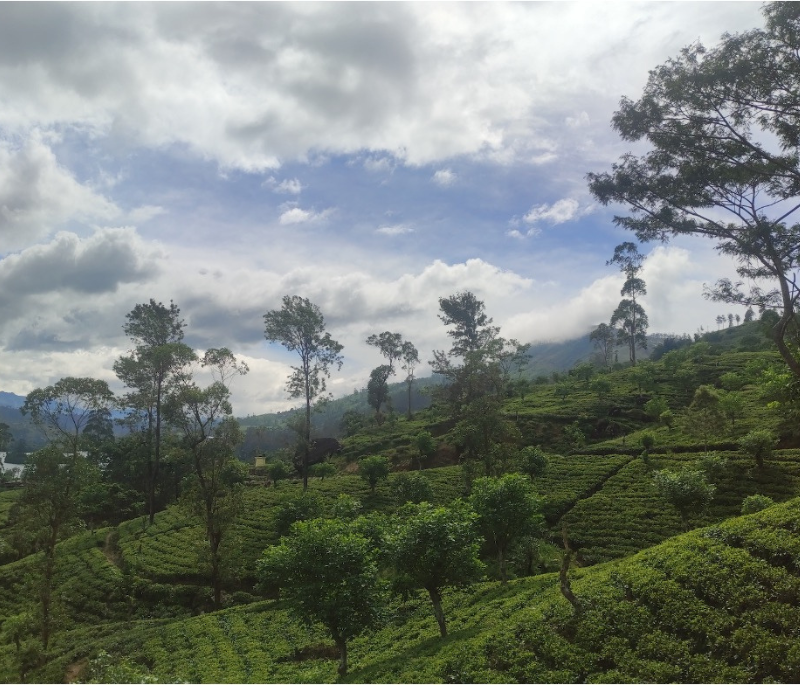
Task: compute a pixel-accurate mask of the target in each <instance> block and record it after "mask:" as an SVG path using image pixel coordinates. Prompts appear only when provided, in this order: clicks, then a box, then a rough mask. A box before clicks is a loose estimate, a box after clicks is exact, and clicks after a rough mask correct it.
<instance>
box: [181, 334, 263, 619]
mask: <svg viewBox="0 0 800 685" xmlns="http://www.w3.org/2000/svg"><path fill="white" fill-rule="evenodd" d="M201 366H202V367H203V368H204V369H208V370H210V371H211V374H212V377H213V379H214V382H213V383H212V384H211V385H209V386H208V387H207V388H200V387H198V386H197V385H196V384H195V383H194V382H193V381H192V380H191V378H190V377H188V375H187V376H186V377H184V378H183V379H182V380H181V381H180V383H179V384H178V387H177V388H176V389H175V391H174V392H173V393H171V394H170V396H169V397H168V399H167V402H166V406H165V413H166V416H167V418H168V419H169V422H170V424H171V425H173V426H175V427H176V428H177V429H178V430H179V431H180V433H181V438H182V440H181V446H182V448H183V450H184V451H185V453H186V455H187V457H188V460H189V463H190V465H191V470H192V475H191V478H189V480H188V484H187V485H188V487H187V489H186V491H185V492H184V493H183V496H182V499H183V502H184V503H185V504H186V505H187V507H188V509H189V510H190V511H191V512H192V513H193V514H194V515H195V516H197V518H199V519H200V520H201V521H202V522H203V525H204V527H205V533H206V541H207V542H208V549H209V555H210V562H211V563H210V565H211V587H212V589H213V591H214V606H215V608H217V609H219V608H220V607H221V606H222V580H223V577H222V576H223V573H222V556H221V552H220V548H221V545H222V543H223V540H224V538H225V536H226V534H227V532H228V530H229V529H230V528H231V526H232V525H233V523H234V521H235V520H236V517H237V515H238V514H239V510H240V508H241V504H242V483H243V481H244V477H245V475H246V468H245V467H244V465H243V464H241V462H239V460H238V459H237V457H236V455H235V453H234V448H235V447H236V445H237V444H239V443H240V442H241V439H242V435H241V430H240V428H239V424H238V423H237V422H236V420H235V419H234V418H233V410H232V407H231V404H230V389H229V384H230V381H231V380H232V379H233V378H234V377H236V376H241V375H244V374H246V373H247V371H248V368H247V365H246V364H244V363H243V362H238V361H237V360H236V358H235V357H234V355H233V353H232V352H231V351H230V350H228V349H227V348H224V347H223V348H221V349H209V350H207V351H206V353H205V355H204V356H203V359H202V361H201Z"/></svg>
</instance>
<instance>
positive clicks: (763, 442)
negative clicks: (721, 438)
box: [739, 429, 778, 469]
mask: <svg viewBox="0 0 800 685" xmlns="http://www.w3.org/2000/svg"><path fill="white" fill-rule="evenodd" d="M777 442H778V439H777V438H776V437H775V435H774V434H773V433H772V431H770V430H767V429H759V430H753V431H750V432H749V433H748V434H747V435H745V436H744V437H743V438H741V439H740V440H739V449H741V450H742V452H744V453H745V454H747V455H748V456H750V457H752V458H753V459H755V460H756V464H757V465H758V468H760V469H763V468H764V459H766V458H769V456H770V454H772V449H773V448H774V447H775V445H776V444H777Z"/></svg>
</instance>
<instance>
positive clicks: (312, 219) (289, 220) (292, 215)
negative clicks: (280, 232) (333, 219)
mask: <svg viewBox="0 0 800 685" xmlns="http://www.w3.org/2000/svg"><path fill="white" fill-rule="evenodd" d="M333 211H334V210H333V208H332V207H329V208H328V209H323V210H322V211H321V212H317V211H315V210H313V209H301V208H300V207H292V208H291V209H287V210H285V211H284V212H283V213H282V214H281V216H280V219H279V221H280V223H281V225H282V226H291V225H293V224H313V223H319V222H321V221H324V220H325V219H327V218H328V217H329V216H330V215H331V214H332V213H333Z"/></svg>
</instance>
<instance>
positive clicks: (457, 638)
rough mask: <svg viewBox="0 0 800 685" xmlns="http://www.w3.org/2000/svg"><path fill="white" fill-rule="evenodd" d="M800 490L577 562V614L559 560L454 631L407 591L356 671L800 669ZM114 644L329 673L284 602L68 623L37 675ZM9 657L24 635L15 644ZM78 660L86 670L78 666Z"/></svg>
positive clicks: (424, 678) (566, 674) (220, 672)
mask: <svg viewBox="0 0 800 685" xmlns="http://www.w3.org/2000/svg"><path fill="white" fill-rule="evenodd" d="M799 527H800V500H798V499H794V500H792V501H790V502H788V503H786V504H784V505H777V506H774V507H771V508H770V509H767V510H765V511H763V512H761V513H758V514H755V515H751V516H747V517H740V518H734V519H730V520H729V521H726V522H723V523H721V524H719V525H715V526H711V527H705V528H701V529H698V530H696V531H693V532H691V533H688V534H685V535H681V536H678V537H675V538H673V539H671V540H669V541H667V542H664V543H662V544H661V545H659V546H657V547H653V548H651V549H649V550H647V551H644V552H641V553H639V554H637V555H634V556H631V557H628V558H626V559H623V560H619V561H615V562H609V563H606V564H602V565H599V566H595V567H592V568H588V569H584V570H579V571H575V572H574V574H573V578H572V587H573V590H574V592H575V594H576V595H577V596H578V598H579V599H580V602H581V607H582V610H581V611H580V612H579V613H576V612H575V610H574V609H573V607H571V606H570V604H568V603H567V601H566V600H565V599H564V598H563V597H562V596H561V594H560V593H559V590H558V577H557V574H552V573H551V574H544V575H540V576H536V577H534V578H527V579H520V580H516V581H512V582H511V583H509V585H508V586H506V587H502V586H498V585H497V584H495V583H484V584H481V585H478V586H475V587H473V588H472V589H470V590H468V591H459V592H451V593H449V594H448V595H447V598H446V609H447V611H448V613H449V614H450V615H451V626H452V630H451V633H450V635H449V636H448V637H447V638H445V639H441V638H439V637H438V634H437V631H436V629H435V623H434V622H433V620H432V617H431V616H430V612H429V609H428V607H427V606H425V604H424V602H422V601H421V600H420V599H412V600H410V601H409V602H406V603H404V604H395V605H393V606H392V608H391V612H390V615H389V616H387V617H386V623H385V626H384V627H383V628H382V629H380V630H378V631H377V632H376V633H372V634H370V635H369V636H366V637H362V638H359V639H357V640H354V642H353V646H352V669H351V672H350V674H349V677H348V679H347V680H348V681H349V682H453V681H458V682H577V681H582V682H669V681H672V682H674V681H679V682H763V681H766V680H772V681H773V682H796V681H797V678H798V676H800V652H798V642H797V634H796V631H797V626H798V625H800V621H799V620H798V619H800V615H798V600H800V595H799V593H800V577H798V566H797V564H796V563H795V562H796V557H797V556H798V554H800V543H798V537H797V531H798V528H799ZM100 649H102V650H105V651H107V652H109V653H110V654H113V655H116V657H115V659H116V661H117V663H120V662H121V661H122V660H123V659H126V660H127V661H128V662H130V663H131V664H135V667H136V668H137V669H138V672H139V673H144V672H145V670H147V671H149V672H150V673H151V675H152V676H153V677H155V678H156V679H157V680H158V681H161V682H174V681H175V680H184V681H189V682H328V681H333V680H335V679H336V674H335V661H334V660H333V659H332V658H331V650H330V647H329V646H328V645H327V641H326V636H325V635H324V633H323V632H321V631H319V630H317V629H315V628H313V627H311V628H308V627H305V626H303V625H302V624H300V623H298V622H297V621H296V620H295V619H293V618H292V617H291V616H290V615H289V614H287V613H286V611H285V608H283V607H282V605H281V603H280V602H279V601H264V602H257V603H254V604H250V605H248V606H242V607H234V608H231V609H227V610H224V611H221V612H218V613H213V614H205V615H202V616H195V617H191V618H183V619H176V620H171V621H165V620H152V619H151V620H128V621H122V622H116V623H108V624H106V625H93V626H89V627H83V628H78V629H75V630H73V631H68V632H64V633H62V634H61V635H60V636H59V639H58V643H57V645H54V648H53V656H54V658H53V660H52V661H51V662H50V663H49V664H48V665H47V666H46V667H43V668H40V669H38V670H34V671H32V672H31V674H30V676H31V678H32V679H33V680H35V681H37V682H41V681H49V680H58V679H60V678H63V674H64V673H65V672H67V671H68V670H70V669H72V671H71V672H80V665H81V664H82V663H83V659H85V658H86V657H87V656H90V655H91V654H93V653H96V652H97V650H100ZM4 652H5V654H4V656H5V657H6V659H5V661H6V662H11V661H13V655H12V652H13V647H5V648H4ZM76 665H78V668H76Z"/></svg>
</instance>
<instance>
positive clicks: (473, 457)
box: [452, 396, 520, 476]
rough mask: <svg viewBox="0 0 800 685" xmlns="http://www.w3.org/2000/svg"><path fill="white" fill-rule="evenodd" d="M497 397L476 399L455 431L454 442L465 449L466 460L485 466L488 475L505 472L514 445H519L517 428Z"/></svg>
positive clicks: (485, 472)
mask: <svg viewBox="0 0 800 685" xmlns="http://www.w3.org/2000/svg"><path fill="white" fill-rule="evenodd" d="M501 408H502V405H501V403H500V401H499V400H498V398H497V397H493V396H484V397H479V398H476V399H475V400H473V401H472V402H471V403H470V404H469V405H468V406H467V407H466V409H465V410H464V411H463V412H462V414H461V420H460V421H459V422H458V423H457V424H456V425H455V427H454V428H453V431H452V436H453V440H454V441H455V442H456V444H457V445H459V446H460V447H461V448H462V449H463V455H464V457H465V458H466V459H467V460H469V461H472V462H476V463H482V464H483V471H484V474H485V475H487V476H488V475H492V474H494V473H496V472H497V471H498V470H500V469H502V466H503V462H505V461H507V460H508V458H509V457H510V451H511V450H512V449H513V446H514V445H515V444H516V443H517V442H519V439H520V434H519V431H518V430H517V428H516V426H514V424H513V423H511V422H510V421H508V420H507V419H506V418H505V417H504V416H503V414H502V413H501Z"/></svg>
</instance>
